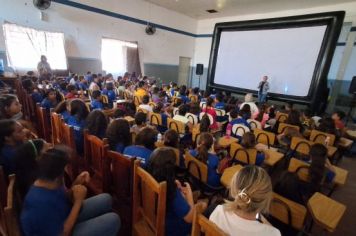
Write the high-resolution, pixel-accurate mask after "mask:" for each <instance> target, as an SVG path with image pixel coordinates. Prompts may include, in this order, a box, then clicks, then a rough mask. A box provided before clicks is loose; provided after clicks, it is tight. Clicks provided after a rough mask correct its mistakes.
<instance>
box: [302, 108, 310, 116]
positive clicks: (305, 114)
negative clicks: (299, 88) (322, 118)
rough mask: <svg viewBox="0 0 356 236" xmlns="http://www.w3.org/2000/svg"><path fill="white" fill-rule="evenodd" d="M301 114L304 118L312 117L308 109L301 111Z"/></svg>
mask: <svg viewBox="0 0 356 236" xmlns="http://www.w3.org/2000/svg"><path fill="white" fill-rule="evenodd" d="M303 114H304V116H306V117H311V116H312V111H311V110H310V109H309V108H307V109H305V110H304V111H303Z"/></svg>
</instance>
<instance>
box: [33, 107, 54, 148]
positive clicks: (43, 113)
mask: <svg viewBox="0 0 356 236" xmlns="http://www.w3.org/2000/svg"><path fill="white" fill-rule="evenodd" d="M36 115H37V127H38V131H39V134H40V137H41V138H43V139H45V140H46V141H47V142H51V130H50V127H51V123H50V119H49V117H50V115H49V111H48V110H47V109H46V108H43V107H41V105H40V104H39V103H37V104H36Z"/></svg>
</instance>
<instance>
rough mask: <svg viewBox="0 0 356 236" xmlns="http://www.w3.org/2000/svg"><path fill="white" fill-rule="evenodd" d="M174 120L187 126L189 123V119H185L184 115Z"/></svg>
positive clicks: (176, 116)
mask: <svg viewBox="0 0 356 236" xmlns="http://www.w3.org/2000/svg"><path fill="white" fill-rule="evenodd" d="M173 120H177V121H180V122H183V123H184V124H185V125H186V124H187V123H188V122H189V119H188V118H187V117H185V116H182V115H175V116H173Z"/></svg>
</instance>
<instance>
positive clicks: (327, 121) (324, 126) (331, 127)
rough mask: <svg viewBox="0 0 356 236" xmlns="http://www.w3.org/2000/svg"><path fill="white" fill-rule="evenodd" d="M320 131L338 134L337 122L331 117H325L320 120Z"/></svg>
mask: <svg viewBox="0 0 356 236" xmlns="http://www.w3.org/2000/svg"><path fill="white" fill-rule="evenodd" d="M318 130H320V131H322V132H325V133H329V134H335V135H336V134H337V131H336V127H335V122H334V121H333V119H331V118H330V117H325V118H322V119H321V120H320V124H319V126H318Z"/></svg>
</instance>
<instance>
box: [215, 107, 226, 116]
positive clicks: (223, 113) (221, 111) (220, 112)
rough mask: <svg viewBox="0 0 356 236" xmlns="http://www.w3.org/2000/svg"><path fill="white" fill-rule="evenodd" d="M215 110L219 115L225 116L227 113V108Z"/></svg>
mask: <svg viewBox="0 0 356 236" xmlns="http://www.w3.org/2000/svg"><path fill="white" fill-rule="evenodd" d="M215 112H216V115H217V116H225V114H226V112H225V110H222V109H217V108H215Z"/></svg>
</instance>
